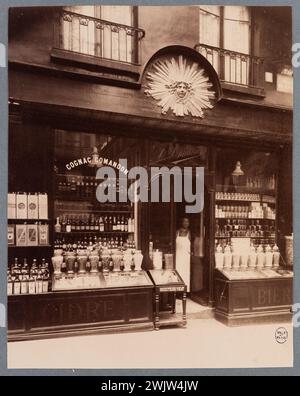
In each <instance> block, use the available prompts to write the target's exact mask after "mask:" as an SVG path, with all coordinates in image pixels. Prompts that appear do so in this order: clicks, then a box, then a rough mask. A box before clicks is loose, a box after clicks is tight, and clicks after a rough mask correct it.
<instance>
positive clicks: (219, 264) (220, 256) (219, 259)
mask: <svg viewBox="0 0 300 396" xmlns="http://www.w3.org/2000/svg"><path fill="white" fill-rule="evenodd" d="M215 262H216V268H218V269H223V267H224V253H223V249H222V246H221V245H220V244H219V245H218V246H217V248H216V252H215Z"/></svg>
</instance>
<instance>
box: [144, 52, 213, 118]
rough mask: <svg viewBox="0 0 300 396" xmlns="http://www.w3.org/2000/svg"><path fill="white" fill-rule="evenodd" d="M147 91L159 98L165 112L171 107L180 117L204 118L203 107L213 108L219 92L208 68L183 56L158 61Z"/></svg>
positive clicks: (149, 79) (151, 72)
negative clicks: (208, 72) (214, 86)
mask: <svg viewBox="0 0 300 396" xmlns="http://www.w3.org/2000/svg"><path fill="white" fill-rule="evenodd" d="M146 78H147V80H148V81H149V83H148V86H147V87H146V89H145V94H146V95H148V96H151V97H152V98H154V99H155V100H157V101H158V102H157V104H158V106H160V107H161V108H162V110H161V112H162V114H166V113H167V112H168V111H169V109H171V110H172V111H173V113H174V114H175V115H176V116H179V117H184V116H185V115H188V114H191V115H192V116H193V117H201V118H203V117H204V113H203V110H204V109H211V108H213V104H212V102H213V100H214V99H215V92H214V91H213V90H212V89H211V88H212V87H213V85H212V83H211V82H210V80H209V78H208V76H207V75H206V73H205V70H204V69H203V68H201V67H200V65H199V64H198V63H196V62H193V63H188V61H187V59H185V58H184V57H183V56H182V55H179V56H178V57H176V58H175V57H172V58H170V59H164V60H157V61H156V62H155V63H154V64H153V66H152V70H151V71H149V72H148V73H147V75H146Z"/></svg>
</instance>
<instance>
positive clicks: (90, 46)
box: [54, 10, 145, 64]
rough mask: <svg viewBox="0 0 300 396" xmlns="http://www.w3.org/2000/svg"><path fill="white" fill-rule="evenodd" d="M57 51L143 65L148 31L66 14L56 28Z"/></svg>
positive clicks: (61, 16) (61, 17)
mask: <svg viewBox="0 0 300 396" xmlns="http://www.w3.org/2000/svg"><path fill="white" fill-rule="evenodd" d="M54 36H55V47H56V48H59V49H63V50H66V51H72V52H76V53H80V54H85V55H92V56H95V57H100V58H104V59H108V60H114V61H119V62H126V63H131V64H139V63H140V58H139V57H140V45H141V40H142V38H143V37H144V36H145V31H144V30H143V29H139V28H137V27H134V26H128V25H122V24H120V23H115V22H110V21H106V20H103V19H98V18H94V17H92V16H86V15H81V14H77V13H75V12H71V11H66V10H63V11H62V12H61V13H59V14H58V20H57V22H56V24H55V28H54Z"/></svg>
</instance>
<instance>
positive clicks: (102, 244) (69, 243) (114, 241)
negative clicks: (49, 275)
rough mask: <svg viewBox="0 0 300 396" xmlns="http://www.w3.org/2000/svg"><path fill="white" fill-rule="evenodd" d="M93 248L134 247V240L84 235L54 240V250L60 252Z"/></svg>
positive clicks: (120, 237)
mask: <svg viewBox="0 0 300 396" xmlns="http://www.w3.org/2000/svg"><path fill="white" fill-rule="evenodd" d="M95 249H98V250H106V249H108V250H112V249H119V250H126V249H135V242H134V240H133V239H131V238H124V237H122V236H116V237H110V238H107V237H99V238H98V237H97V236H89V237H87V236H85V237H84V238H82V239H76V238H61V239H59V238H58V239H56V240H55V241H54V251H58V250H62V254H64V253H66V252H70V251H73V252H74V253H77V251H81V250H88V251H92V250H95Z"/></svg>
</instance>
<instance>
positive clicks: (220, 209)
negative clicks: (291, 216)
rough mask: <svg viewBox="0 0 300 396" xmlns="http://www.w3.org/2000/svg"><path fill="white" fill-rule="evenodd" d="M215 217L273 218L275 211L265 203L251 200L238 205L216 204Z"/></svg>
mask: <svg viewBox="0 0 300 396" xmlns="http://www.w3.org/2000/svg"><path fill="white" fill-rule="evenodd" d="M215 217H216V218H217V219H218V218H219V219H222V218H237V219H270V220H275V218H276V213H275V210H274V209H273V208H271V207H270V206H269V205H268V204H267V203H260V202H251V203H250V204H247V203H246V204H245V203H244V204H239V205H216V206H215Z"/></svg>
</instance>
